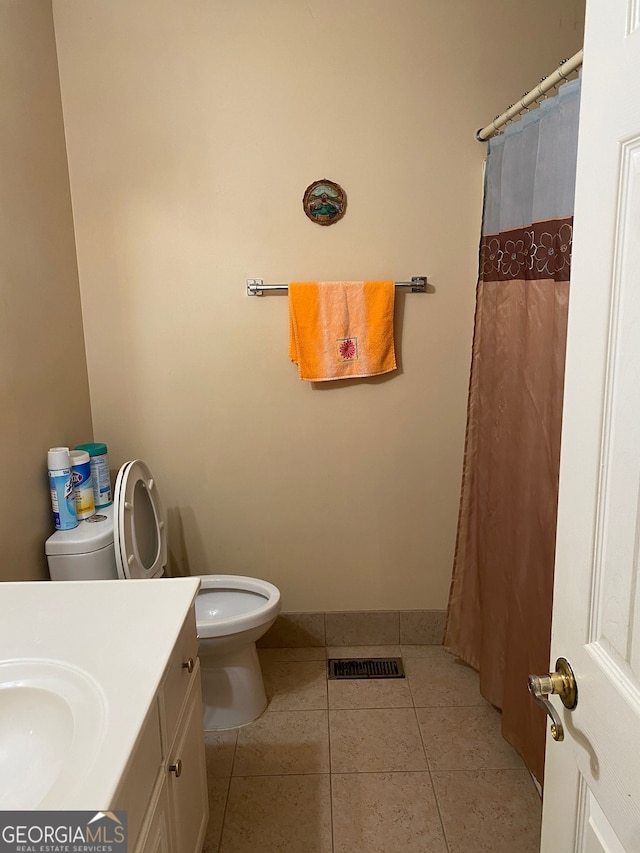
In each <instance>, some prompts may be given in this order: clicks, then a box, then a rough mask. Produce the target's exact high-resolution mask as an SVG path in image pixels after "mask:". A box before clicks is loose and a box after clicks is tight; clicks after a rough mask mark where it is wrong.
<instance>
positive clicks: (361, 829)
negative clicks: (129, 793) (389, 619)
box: [204, 646, 541, 853]
mask: <svg viewBox="0 0 640 853" xmlns="http://www.w3.org/2000/svg"><path fill="white" fill-rule="evenodd" d="M259 654H260V659H261V663H262V670H263V674H264V679H265V684H266V688H267V694H268V696H269V700H270V702H269V707H268V709H267V711H266V712H265V713H264V714H263V715H262V717H261V718H260V719H259V720H256V722H254V723H251V724H250V725H248V726H245V727H243V728H241V729H237V730H233V731H227V732H208V733H207V734H206V748H207V771H208V777H209V806H210V812H211V815H210V820H209V826H208V831H207V838H206V842H205V846H204V851H205V853H271V851H274V853H275V851H278V853H468V851H469V853H470V851H473V853H477V851H491V853H535V851H538V849H539V840H540V815H541V803H540V799H539V796H538V792H537V791H536V788H535V786H534V783H533V781H532V779H531V777H530V775H529V773H528V772H527V770H526V769H525V767H524V764H523V763H522V761H521V759H520V758H519V756H518V755H517V754H516V753H515V752H514V751H513V750H512V749H511V747H510V746H509V745H508V744H506V743H505V742H504V741H503V740H502V738H501V736H500V715H499V713H498V712H497V711H496V710H495V709H494V708H492V707H491V705H489V704H488V703H487V702H485V700H484V699H483V698H482V697H481V696H480V693H479V690H478V678H477V674H476V673H475V671H474V670H472V669H471V668H469V667H467V666H466V665H465V664H463V663H462V662H461V661H456V659H455V658H453V657H452V656H451V655H448V654H447V653H446V652H445V651H443V649H442V648H441V647H439V646H376V647H370V646H367V647H364V646H360V647H355V648H354V647H351V648H347V647H339V648H327V649H324V648H299V649H260V650H259ZM400 655H401V656H402V658H403V660H404V665H405V671H406V674H407V678H406V679H394V680H370V681H327V677H326V657H327V656H328V657H395V656H400Z"/></svg>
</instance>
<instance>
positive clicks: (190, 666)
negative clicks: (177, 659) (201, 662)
mask: <svg viewBox="0 0 640 853" xmlns="http://www.w3.org/2000/svg"><path fill="white" fill-rule="evenodd" d="M194 666H195V664H194V662H193V658H189V660H186V661H185V662H184V663H183V664H182V668H183V669H186V670H187V672H193V667H194Z"/></svg>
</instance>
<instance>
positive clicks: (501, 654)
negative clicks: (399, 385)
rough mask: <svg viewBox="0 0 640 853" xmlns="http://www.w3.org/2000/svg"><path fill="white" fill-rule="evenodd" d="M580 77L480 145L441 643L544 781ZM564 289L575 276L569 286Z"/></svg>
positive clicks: (506, 736) (509, 739) (538, 776)
mask: <svg viewBox="0 0 640 853" xmlns="http://www.w3.org/2000/svg"><path fill="white" fill-rule="evenodd" d="M579 93H580V81H579V80H574V81H572V82H570V83H566V84H564V85H563V86H562V87H561V88H560V90H559V92H558V94H557V95H555V96H554V97H552V98H548V99H547V100H545V101H544V102H543V103H542V105H541V106H540V107H539V108H538V109H536V110H535V111H531V112H528V113H526V114H525V115H524V116H523V117H522V118H521V119H520V121H518V122H517V123H515V124H512V125H509V126H508V127H507V129H506V131H505V133H504V134H503V135H502V136H499V137H494V138H492V139H491V140H489V150H488V159H487V165H486V173H485V196H484V211H483V222H482V239H481V245H480V270H479V281H478V288H477V299H476V317H475V332H474V341H473V353H472V364H471V380H470V386H469V400H468V411H467V432H466V440H465V454H464V464H463V475H462V495H461V501H460V515H459V521H458V533H457V542H456V552H455V557H454V568H453V579H452V584H451V591H450V598H449V609H448V615H447V626H446V631H445V638H444V643H445V646H446V647H448V649H449V650H450V651H451V652H453V653H454V654H456V655H457V656H458V657H460V658H462V659H463V660H464V661H466V662H467V663H469V664H471V665H472V666H473V667H475V668H476V669H478V670H479V671H480V689H481V692H482V695H483V696H484V697H485V699H487V700H488V701H489V702H491V703H492V704H493V705H495V706H496V707H498V708H501V709H502V732H503V735H504V737H505V739H506V740H507V741H509V743H511V744H512V745H513V746H514V747H515V749H516V750H517V751H518V752H519V753H520V755H521V756H522V757H523V759H524V761H525V763H526V764H527V766H528V767H529V769H530V770H531V772H532V773H533V774H534V775H535V776H536V778H537V779H539V780H540V781H542V777H543V769H544V744H545V727H546V718H545V714H544V712H543V711H542V709H540V708H539V707H538V706H537V705H536V704H535V703H534V701H533V700H532V699H531V697H530V696H529V693H528V690H527V676H528V675H529V673H539V674H543V673H546V672H548V671H549V670H548V666H549V647H550V632H551V606H552V592H553V568H554V553H555V526H556V508H557V492H558V471H559V461H560V460H559V457H560V428H561V419H562V392H563V378H564V356H565V340H566V323H567V307H568V298H569V274H570V270H571V245H572V239H571V237H572V225H573V221H572V213H573V197H574V188H575V167H576V148H577V133H578V111H579ZM573 286H574V287H576V286H579V282H578V283H575V282H574V285H573Z"/></svg>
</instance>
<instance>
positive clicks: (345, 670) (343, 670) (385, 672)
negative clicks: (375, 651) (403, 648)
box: [327, 658, 405, 679]
mask: <svg viewBox="0 0 640 853" xmlns="http://www.w3.org/2000/svg"><path fill="white" fill-rule="evenodd" d="M327 674H328V678H329V679H347V678H404V677H405V674H404V667H403V665H402V658H329V660H328V661H327Z"/></svg>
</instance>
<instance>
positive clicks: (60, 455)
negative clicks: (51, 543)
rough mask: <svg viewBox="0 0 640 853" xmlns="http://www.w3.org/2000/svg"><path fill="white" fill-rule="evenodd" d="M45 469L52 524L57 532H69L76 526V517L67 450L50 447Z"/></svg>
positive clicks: (65, 448) (66, 448)
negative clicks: (47, 475)
mask: <svg viewBox="0 0 640 853" xmlns="http://www.w3.org/2000/svg"><path fill="white" fill-rule="evenodd" d="M47 467H48V469H49V489H50V491H51V508H52V509H53V523H54V524H55V526H56V529H57V530H71V528H72V527H77V526H78V515H77V513H76V497H75V494H74V491H73V476H72V471H71V459H70V458H69V448H68V447H52V448H51V449H50V450H49V452H48V454H47Z"/></svg>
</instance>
